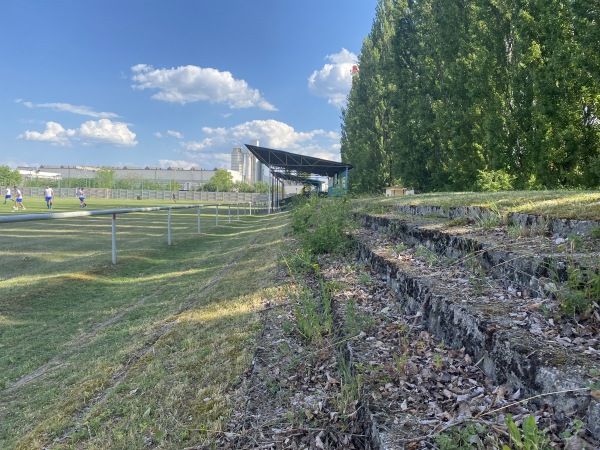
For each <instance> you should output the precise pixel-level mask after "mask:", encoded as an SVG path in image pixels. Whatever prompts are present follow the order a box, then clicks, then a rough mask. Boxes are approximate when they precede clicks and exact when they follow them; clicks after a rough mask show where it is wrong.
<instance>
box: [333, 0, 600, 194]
mask: <svg viewBox="0 0 600 450" xmlns="http://www.w3.org/2000/svg"><path fill="white" fill-rule="evenodd" d="M599 19H600V2H599V1H598V0H471V1H468V0H379V1H378V5H377V8H376V13H375V19H374V20H373V24H372V28H371V31H370V33H369V35H368V36H367V37H366V38H365V40H364V42H363V46H362V49H361V52H360V56H359V71H358V75H356V76H354V78H353V83H352V88H351V91H350V94H349V96H348V103H347V107H346V108H345V109H344V110H342V130H341V131H342V136H341V155H342V161H344V162H347V163H350V164H352V165H353V166H354V168H353V169H352V170H351V171H350V188H351V190H352V192H355V193H373V192H381V189H382V188H384V187H385V186H390V185H393V184H402V185H404V186H409V187H414V188H415V189H417V190H419V191H445V190H449V191H457V190H501V189H554V188H598V187H600V136H599V132H600V123H599V119H598V115H599V113H598V107H599V103H600V20H599Z"/></svg>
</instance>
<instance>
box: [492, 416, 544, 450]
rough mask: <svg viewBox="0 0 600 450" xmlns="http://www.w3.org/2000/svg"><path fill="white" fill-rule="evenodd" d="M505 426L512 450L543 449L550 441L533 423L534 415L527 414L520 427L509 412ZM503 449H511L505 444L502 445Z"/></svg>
mask: <svg viewBox="0 0 600 450" xmlns="http://www.w3.org/2000/svg"><path fill="white" fill-rule="evenodd" d="M506 426H507V428H508V433H509V435H510V442H511V444H512V450H543V449H547V448H549V443H550V441H549V440H548V438H547V437H546V433H545V432H544V431H543V430H540V429H539V428H538V426H537V424H536V423H535V417H534V416H527V417H526V418H525V419H524V420H523V423H522V424H521V428H519V427H518V426H517V424H516V423H515V422H514V421H513V418H512V416H511V415H510V414H508V415H507V416H506ZM502 449H503V450H511V448H510V447H509V446H507V445H504V446H503V447H502Z"/></svg>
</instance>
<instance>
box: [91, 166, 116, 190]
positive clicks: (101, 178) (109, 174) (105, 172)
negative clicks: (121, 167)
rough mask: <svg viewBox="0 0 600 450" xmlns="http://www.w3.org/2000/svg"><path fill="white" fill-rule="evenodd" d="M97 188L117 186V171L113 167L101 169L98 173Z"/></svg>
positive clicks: (96, 178)
mask: <svg viewBox="0 0 600 450" xmlns="http://www.w3.org/2000/svg"><path fill="white" fill-rule="evenodd" d="M95 181H96V187H99V188H113V187H114V185H115V169H114V168H113V167H101V168H100V169H98V170H97V171H96V177H95Z"/></svg>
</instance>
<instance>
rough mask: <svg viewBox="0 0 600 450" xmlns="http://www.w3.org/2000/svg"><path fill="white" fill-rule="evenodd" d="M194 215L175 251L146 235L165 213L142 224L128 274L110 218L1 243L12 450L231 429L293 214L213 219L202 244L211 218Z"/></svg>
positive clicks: (6, 438)
mask: <svg viewBox="0 0 600 450" xmlns="http://www.w3.org/2000/svg"><path fill="white" fill-rule="evenodd" d="M132 216H133V215H132ZM184 218H185V217H183V216H182V217H179V218H178V219H179V221H178V224H179V225H178V226H179V227H180V229H179V231H178V234H177V235H176V237H175V236H174V245H172V246H168V245H167V244H166V240H162V239H160V237H162V236H159V239H157V236H154V235H153V234H152V233H150V234H146V233H145V230H146V229H147V227H150V229H152V228H151V227H152V225H153V224H155V223H160V222H163V221H164V220H165V218H164V215H161V214H156V215H152V214H148V215H144V216H140V217H139V218H138V217H136V218H134V219H133V220H131V224H129V225H130V226H131V230H130V233H131V234H130V235H129V237H128V239H126V242H124V243H123V245H122V246H121V248H120V254H119V263H118V264H117V265H116V266H112V265H111V264H110V263H108V261H110V256H109V255H110V247H108V248H104V246H103V245H100V244H99V242H98V241H100V240H102V239H104V237H103V236H102V234H101V232H100V230H101V229H103V227H105V225H106V224H105V223H103V222H102V221H101V220H99V221H98V222H97V223H92V221H91V220H85V222H84V224H85V227H80V224H79V222H78V221H73V222H70V223H66V222H65V223H66V226H65V225H62V226H61V229H63V230H64V229H67V228H68V229H70V230H71V231H72V233H71V234H68V233H56V234H55V235H53V237H52V238H51V239H34V237H35V236H37V235H39V234H40V233H43V232H44V231H45V228H46V227H49V226H48V223H47V222H48V221H44V222H38V223H36V222H28V223H27V224H18V225H20V226H19V227H14V225H11V226H10V227H8V228H9V230H10V233H12V234H15V235H17V236H19V248H18V249H17V250H16V251H15V250H14V249H13V248H12V246H10V245H7V244H6V243H3V244H0V252H4V253H5V254H6V255H9V257H8V258H4V257H3V258H2V260H1V262H0V273H2V277H3V281H2V284H0V335H1V340H0V383H1V384H0V389H2V390H1V391H0V448H23V449H25V448H27V449H29V448H42V447H44V446H46V447H47V448H141V447H143V446H144V445H148V444H149V443H150V442H154V443H155V444H157V445H158V444H160V446H161V448H182V447H184V446H186V445H192V444H194V443H199V442H203V441H204V440H205V439H206V433H205V430H208V429H211V430H212V429H218V427H219V426H220V424H221V423H222V422H223V421H224V420H225V419H226V417H227V415H228V408H229V406H230V405H229V399H228V398H227V396H226V395H225V394H224V393H225V392H227V391H228V390H229V389H230V388H231V386H232V384H235V383H236V382H237V380H239V377H240V376H241V374H242V373H243V371H244V370H245V369H246V368H247V367H248V364H249V361H250V360H251V358H252V355H253V351H254V347H253V340H254V338H255V336H256V333H257V331H258V329H259V328H260V322H259V320H258V316H257V314H256V309H257V308H258V307H259V305H260V304H261V302H262V301H263V300H264V297H265V296H268V295H269V289H271V288H272V286H273V284H274V281H273V279H274V272H275V255H276V254H277V251H276V250H275V249H276V247H277V245H278V242H279V240H280V238H281V236H282V234H283V227H284V225H285V223H286V221H287V217H286V216H285V215H272V216H260V217H257V216H252V217H250V216H247V217H246V216H242V217H241V219H240V220H237V218H236V220H232V222H231V224H223V225H221V226H219V227H216V226H214V222H212V224H209V221H208V217H207V218H206V219H207V220H206V223H205V227H204V226H203V234H202V236H201V237H200V238H198V237H197V235H196V232H197V230H196V229H195V225H196V221H197V215H195V214H189V217H187V222H186V221H185V220H182V219H184ZM94 219H95V218H94ZM203 220H204V217H203ZM213 220H214V216H213ZM52 222H58V221H52ZM42 223H43V225H44V226H41V224H42ZM86 227H88V228H86ZM4 229H5V230H6V229H7V227H5V228H4ZM49 229H50V230H52V228H51V227H49ZM82 230H86V231H82ZM161 232H162V231H161ZM164 233H165V234H166V230H164ZM27 237H31V239H27ZM57 253H58V254H59V256H56V254H57ZM107 255H108V259H106V256H107ZM19 261H20V262H21V263H22V265H21V266H20V267H17V268H16V269H15V268H14V267H13V266H14V264H17V263H18V262H19ZM40 368H41V369H43V370H41V371H40ZM36 370H38V371H39V373H37V376H36V377H35V378H32V379H27V378H24V377H27V376H28V375H29V376H31V375H32V374H36ZM20 380H21V384H19V383H20ZM15 386H16V387H15Z"/></svg>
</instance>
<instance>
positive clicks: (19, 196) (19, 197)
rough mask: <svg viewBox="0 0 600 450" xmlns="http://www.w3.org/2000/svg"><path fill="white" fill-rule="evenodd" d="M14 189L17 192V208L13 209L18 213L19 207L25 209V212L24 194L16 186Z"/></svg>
mask: <svg viewBox="0 0 600 450" xmlns="http://www.w3.org/2000/svg"><path fill="white" fill-rule="evenodd" d="M13 189H14V191H15V196H16V197H17V199H16V200H15V206H13V209H14V210H15V211H18V209H19V206H20V207H21V208H23V211H25V205H24V204H23V194H21V191H20V190H19V188H17V187H16V186H13Z"/></svg>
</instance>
